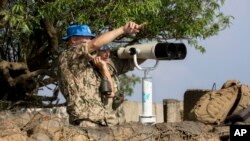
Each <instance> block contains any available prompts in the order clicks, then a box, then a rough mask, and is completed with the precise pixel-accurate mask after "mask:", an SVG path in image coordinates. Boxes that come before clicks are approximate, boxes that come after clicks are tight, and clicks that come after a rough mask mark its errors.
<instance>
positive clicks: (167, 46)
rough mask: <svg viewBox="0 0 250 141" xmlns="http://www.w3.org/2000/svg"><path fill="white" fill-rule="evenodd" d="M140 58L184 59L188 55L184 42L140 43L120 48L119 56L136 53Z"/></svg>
mask: <svg viewBox="0 0 250 141" xmlns="http://www.w3.org/2000/svg"><path fill="white" fill-rule="evenodd" d="M135 53H136V54H137V58H140V59H156V60H182V59H185V57H186V55H187V49H186V46H185V44H183V43H151V44H138V45H131V46H127V47H123V48H119V49H118V51H117V56H118V57H119V58H121V59H125V58H132V57H133V55H134V54H135Z"/></svg>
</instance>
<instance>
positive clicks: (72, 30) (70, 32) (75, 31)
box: [62, 25, 95, 41]
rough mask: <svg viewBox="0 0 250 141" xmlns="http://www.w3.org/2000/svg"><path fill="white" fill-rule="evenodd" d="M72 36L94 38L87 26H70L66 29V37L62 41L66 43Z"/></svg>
mask: <svg viewBox="0 0 250 141" xmlns="http://www.w3.org/2000/svg"><path fill="white" fill-rule="evenodd" d="M72 36H88V37H91V38H95V35H94V34H92V32H91V30H90V28H89V26H88V25H70V26H69V27H68V28H67V35H65V36H64V37H63V38H62V40H63V41H67V40H68V39H69V38H71V37H72Z"/></svg>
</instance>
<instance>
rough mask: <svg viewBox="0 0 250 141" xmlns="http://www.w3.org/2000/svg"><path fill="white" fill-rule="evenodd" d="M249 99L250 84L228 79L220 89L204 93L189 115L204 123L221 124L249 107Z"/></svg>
mask: <svg viewBox="0 0 250 141" xmlns="http://www.w3.org/2000/svg"><path fill="white" fill-rule="evenodd" d="M249 99H250V88H249V86H247V85H244V84H240V82H239V81H238V80H228V81H226V82H225V83H224V84H223V86H222V88H221V89H220V90H212V91H209V92H207V93H206V94H204V95H203V96H202V97H201V98H200V99H199V101H197V103H196V105H195V106H194V108H193V109H192V110H191V112H190V114H189V117H190V118H191V119H193V120H198V121H200V122H203V123H210V124H221V123H223V122H224V121H225V119H226V117H227V116H229V115H231V114H232V113H235V112H238V111H240V110H242V109H245V108H247V106H248V105H249V104H248V102H249Z"/></svg>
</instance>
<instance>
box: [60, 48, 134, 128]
mask: <svg viewBox="0 0 250 141" xmlns="http://www.w3.org/2000/svg"><path fill="white" fill-rule="evenodd" d="M92 58H93V56H92V55H91V54H89V53H88V51H87V50H86V48H85V45H78V46H76V47H74V48H70V49H68V50H66V51H64V52H62V54H61V55H60V57H59V67H58V68H59V70H58V71H59V72H58V76H59V87H60V90H61V92H62V94H63V95H64V97H65V98H66V101H67V112H68V114H69V120H70V122H71V123H76V124H77V125H82V126H88V124H81V122H87V123H90V124H91V123H94V124H97V125H105V126H112V125H117V124H121V123H123V122H125V118H124V112H123V108H122V105H120V106H118V107H116V109H113V108H112V105H113V99H112V98H108V99H102V95H101V94H100V91H99V87H100V83H101V77H100V75H99V74H98V73H97V71H96V70H95V68H94V67H93V65H91V64H90V60H91V59H92ZM113 60H114V61H113ZM113 60H112V59H110V65H109V66H112V67H109V69H110V72H111V75H112V80H113V82H114V84H115V92H118V85H119V83H118V78H117V75H116V73H117V74H121V73H124V72H127V71H129V70H131V69H132V68H133V67H134V66H133V62H132V61H131V60H126V59H118V58H115V59H113Z"/></svg>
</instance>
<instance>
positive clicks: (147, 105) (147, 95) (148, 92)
mask: <svg viewBox="0 0 250 141" xmlns="http://www.w3.org/2000/svg"><path fill="white" fill-rule="evenodd" d="M133 59H134V64H135V66H136V68H138V69H139V70H143V71H144V77H143V78H142V115H140V116H139V121H140V122H141V123H143V124H154V123H156V118H155V115H153V109H152V106H153V99H152V93H153V90H152V77H150V76H149V71H151V70H154V69H155V68H156V67H157V65H158V60H156V64H155V65H154V66H153V67H143V68H142V67H140V66H139V65H138V63H137V54H134V56H133Z"/></svg>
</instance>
